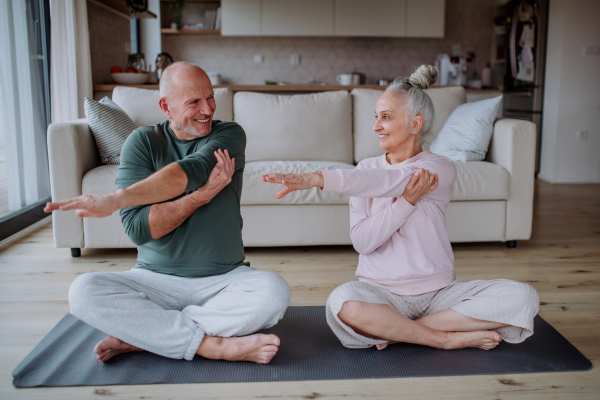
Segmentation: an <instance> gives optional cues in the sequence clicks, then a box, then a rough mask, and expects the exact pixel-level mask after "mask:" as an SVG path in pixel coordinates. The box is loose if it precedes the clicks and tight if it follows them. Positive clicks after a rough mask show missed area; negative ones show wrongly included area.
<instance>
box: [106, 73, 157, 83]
mask: <svg viewBox="0 0 600 400" xmlns="http://www.w3.org/2000/svg"><path fill="white" fill-rule="evenodd" d="M110 76H111V77H112V79H113V81H115V82H116V83H120V84H122V85H141V84H142V83H146V82H148V79H150V74H148V73H140V72H118V73H113V74H110Z"/></svg>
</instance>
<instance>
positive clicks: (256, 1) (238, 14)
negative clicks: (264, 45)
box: [221, 0, 262, 36]
mask: <svg viewBox="0 0 600 400" xmlns="http://www.w3.org/2000/svg"><path fill="white" fill-rule="evenodd" d="M221 21H222V22H223V26H222V27H221V35H223V36H260V34H261V33H262V28H261V0H221Z"/></svg>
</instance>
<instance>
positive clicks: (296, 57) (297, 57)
mask: <svg viewBox="0 0 600 400" xmlns="http://www.w3.org/2000/svg"><path fill="white" fill-rule="evenodd" d="M290 64H291V65H298V64H300V55H299V54H292V55H291V56H290Z"/></svg>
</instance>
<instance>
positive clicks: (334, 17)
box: [221, 0, 446, 38]
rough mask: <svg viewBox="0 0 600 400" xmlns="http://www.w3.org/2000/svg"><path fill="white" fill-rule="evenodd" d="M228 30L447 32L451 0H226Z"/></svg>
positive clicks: (329, 33)
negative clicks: (447, 12)
mask: <svg viewBox="0 0 600 400" xmlns="http://www.w3.org/2000/svg"><path fill="white" fill-rule="evenodd" d="M221 7H222V30H221V34H222V35H223V36H340V37H352V36H356V37H424V38H426V37H429V38H443V37H444V21H445V11H446V1H445V0H222V1H221Z"/></svg>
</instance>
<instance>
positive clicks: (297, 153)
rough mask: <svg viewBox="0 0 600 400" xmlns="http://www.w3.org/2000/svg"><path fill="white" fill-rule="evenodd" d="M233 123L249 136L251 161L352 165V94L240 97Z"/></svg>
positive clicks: (248, 157) (236, 100)
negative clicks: (319, 162)
mask: <svg viewBox="0 0 600 400" xmlns="http://www.w3.org/2000/svg"><path fill="white" fill-rule="evenodd" d="M233 105H234V120H235V122H237V123H238V124H240V125H241V126H242V128H244V130H245V131H246V136H247V139H248V141H247V144H246V161H269V160H282V161H294V160H302V161H323V160H326V161H339V162H343V163H347V164H352V159H353V156H352V99H351V96H350V94H349V93H348V92H347V91H336V92H325V93H313V94H299V95H272V94H263V93H251V92H238V93H236V94H235V96H234V98H233Z"/></svg>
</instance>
